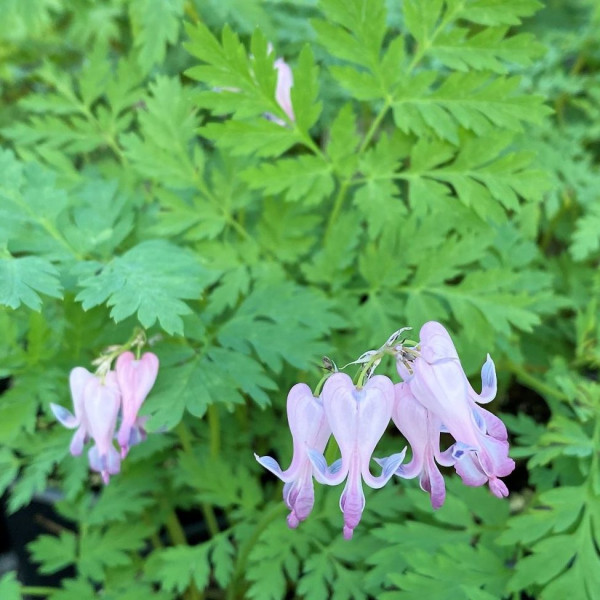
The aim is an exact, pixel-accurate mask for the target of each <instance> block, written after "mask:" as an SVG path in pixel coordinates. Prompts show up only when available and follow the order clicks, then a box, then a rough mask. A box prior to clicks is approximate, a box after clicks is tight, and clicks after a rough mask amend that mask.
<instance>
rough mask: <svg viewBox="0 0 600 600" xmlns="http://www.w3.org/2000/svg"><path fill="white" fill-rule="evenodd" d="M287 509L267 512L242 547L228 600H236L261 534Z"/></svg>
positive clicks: (281, 504) (279, 505) (278, 506)
mask: <svg viewBox="0 0 600 600" xmlns="http://www.w3.org/2000/svg"><path fill="white" fill-rule="evenodd" d="M285 508H286V506H285V504H283V503H278V504H275V505H273V507H271V510H269V511H268V512H266V513H265V514H264V515H263V518H262V519H261V520H260V521H259V522H258V524H257V525H256V529H255V530H254V532H253V533H252V535H251V536H250V537H249V538H248V539H247V540H246V541H245V542H244V543H243V544H242V545H241V547H240V551H239V553H238V556H237V560H236V563H235V568H234V571H233V577H232V578H231V583H230V584H229V588H228V589H227V596H226V598H227V600H235V598H236V592H237V587H238V586H237V583H238V580H239V579H240V578H241V576H242V574H243V573H244V572H245V570H246V563H247V562H248V556H249V555H250V552H251V551H252V548H253V547H254V545H255V544H256V542H257V541H258V538H259V537H260V534H261V533H262V532H263V531H264V530H265V529H266V528H267V527H268V526H269V524H270V523H271V522H273V521H274V520H275V519H276V518H277V517H279V516H280V514H281V513H283V511H284V510H285Z"/></svg>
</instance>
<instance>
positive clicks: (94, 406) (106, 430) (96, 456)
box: [83, 371, 121, 484]
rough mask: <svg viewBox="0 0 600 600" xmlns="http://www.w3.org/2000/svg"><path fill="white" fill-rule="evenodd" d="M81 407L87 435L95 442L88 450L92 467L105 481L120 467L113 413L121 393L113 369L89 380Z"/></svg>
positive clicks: (117, 411)
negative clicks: (114, 441) (87, 431)
mask: <svg viewBox="0 0 600 600" xmlns="http://www.w3.org/2000/svg"><path fill="white" fill-rule="evenodd" d="M83 396H84V410H85V414H86V419H87V424H88V429H89V434H90V436H91V437H92V438H93V440H94V442H95V445H94V446H93V447H92V448H90V450H89V452H88V459H89V463H90V467H91V469H92V470H94V471H97V472H98V473H101V474H102V479H103V481H104V483H105V484H108V482H109V479H110V477H109V475H115V474H117V473H118V472H119V471H120V469H121V458H120V456H119V453H118V452H117V450H116V449H115V447H114V445H113V436H114V434H115V428H116V425H117V416H118V414H119V408H120V406H121V393H120V391H119V386H118V384H117V377H116V375H115V372H114V371H109V372H108V373H107V374H106V376H105V377H104V379H101V378H99V377H94V378H93V379H90V380H89V381H88V382H87V384H86V386H85V388H84V390H83Z"/></svg>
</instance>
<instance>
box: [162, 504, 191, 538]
mask: <svg viewBox="0 0 600 600" xmlns="http://www.w3.org/2000/svg"><path fill="white" fill-rule="evenodd" d="M165 527H166V528H167V532H168V533H169V537H170V538H171V541H172V542H173V545H174V546H187V545H188V543H187V539H186V537H185V532H184V531H183V527H182V526H181V523H180V522H179V518H178V517H177V514H176V513H175V511H174V510H173V509H170V510H169V511H168V512H167V518H166V520H165Z"/></svg>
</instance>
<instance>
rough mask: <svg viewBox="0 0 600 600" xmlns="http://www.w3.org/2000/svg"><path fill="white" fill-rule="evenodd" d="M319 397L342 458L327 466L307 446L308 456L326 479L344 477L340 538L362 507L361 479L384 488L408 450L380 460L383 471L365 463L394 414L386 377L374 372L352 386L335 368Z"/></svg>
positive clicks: (334, 482)
mask: <svg viewBox="0 0 600 600" xmlns="http://www.w3.org/2000/svg"><path fill="white" fill-rule="evenodd" d="M322 398H323V407H324V409H325V414H326V415H327V420H328V421H329V425H330V426H331V430H332V432H333V436H334V437H335V440H336V442H337V443H338V446H339V448H340V451H341V454H342V458H341V461H336V462H335V463H334V464H333V465H331V466H330V467H328V466H327V463H326V461H325V458H324V457H323V454H322V452H321V451H319V450H318V449H316V448H315V449H311V451H310V452H309V455H310V458H311V460H312V462H313V464H314V465H315V467H316V468H317V470H318V471H319V472H320V475H321V478H322V479H323V482H324V483H327V484H329V485H337V484H339V483H341V482H342V481H344V479H346V478H347V481H346V486H345V487H344V491H343V492H342V495H341V497H340V509H341V510H342V512H343V513H344V530H343V531H344V537H345V538H346V539H347V540H349V539H351V538H352V534H353V532H354V529H355V528H356V526H357V525H358V523H359V522H360V519H361V517H362V513H363V510H364V507H365V496H364V493H363V490H362V480H364V481H365V483H366V484H367V485H369V486H370V487H372V488H381V487H383V486H384V485H385V484H386V483H387V481H389V479H390V478H391V477H392V475H393V474H394V472H395V471H396V469H397V468H398V467H399V465H400V463H401V462H402V460H403V459H404V454H405V453H406V449H405V450H404V451H403V452H401V453H399V454H393V455H392V456H389V457H387V458H384V459H381V460H380V461H379V463H380V464H381V466H382V473H381V475H379V476H378V477H375V476H373V475H372V474H371V471H370V470H369V462H370V460H371V457H372V454H373V451H374V450H375V446H376V445H377V442H379V440H380V438H381V436H382V435H383V433H384V431H385V429H386V427H387V425H388V423H389V421H390V418H391V416H392V408H393V406H394V384H393V383H392V382H391V381H390V379H388V378H387V377H384V376H382V375H376V376H374V377H372V378H371V379H369V381H368V382H367V383H366V384H365V386H364V387H362V388H356V387H355V386H354V384H353V383H352V379H351V378H350V377H349V376H348V375H346V374H345V373H336V374H335V375H332V376H331V377H330V378H329V379H328V380H327V381H326V382H325V385H324V387H323V393H322Z"/></svg>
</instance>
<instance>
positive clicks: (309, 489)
mask: <svg viewBox="0 0 600 600" xmlns="http://www.w3.org/2000/svg"><path fill="white" fill-rule="evenodd" d="M287 418H288V423H289V426H290V431H291V433H292V442H293V456H292V462H291V464H290V466H289V467H288V468H287V469H286V470H285V471H283V470H282V469H281V467H280V466H279V463H278V462H277V461H276V460H275V459H274V458H272V457H270V456H258V455H256V454H255V455H254V457H255V458H256V460H257V461H258V462H259V463H260V464H261V465H262V466H263V467H265V469H268V470H269V471H271V473H273V474H274V475H276V476H277V477H279V479H281V480H282V481H283V482H285V485H284V487H283V499H284V501H285V503H286V505H287V507H288V508H289V509H290V514H289V515H288V518H287V522H288V525H289V526H290V527H291V528H292V529H293V528H296V527H298V525H299V524H300V522H301V521H304V520H305V519H306V518H307V517H308V515H309V514H310V512H311V510H312V507H313V504H314V498H315V493H314V486H313V474H314V475H315V476H316V477H317V479H318V480H319V476H318V473H316V472H315V470H314V469H313V465H312V463H311V461H310V459H309V456H308V451H309V449H311V448H314V449H315V450H316V451H318V452H321V453H322V452H323V450H325V446H326V445H327V442H328V440H329V438H330V436H331V428H330V427H329V424H328V423H327V418H326V417H325V411H324V410H323V404H322V402H321V399H320V398H315V396H313V393H312V391H311V389H310V388H309V387H308V386H307V385H306V384H305V383H297V384H296V385H295V386H293V387H292V389H291V390H290V391H289V393H288V397H287Z"/></svg>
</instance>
